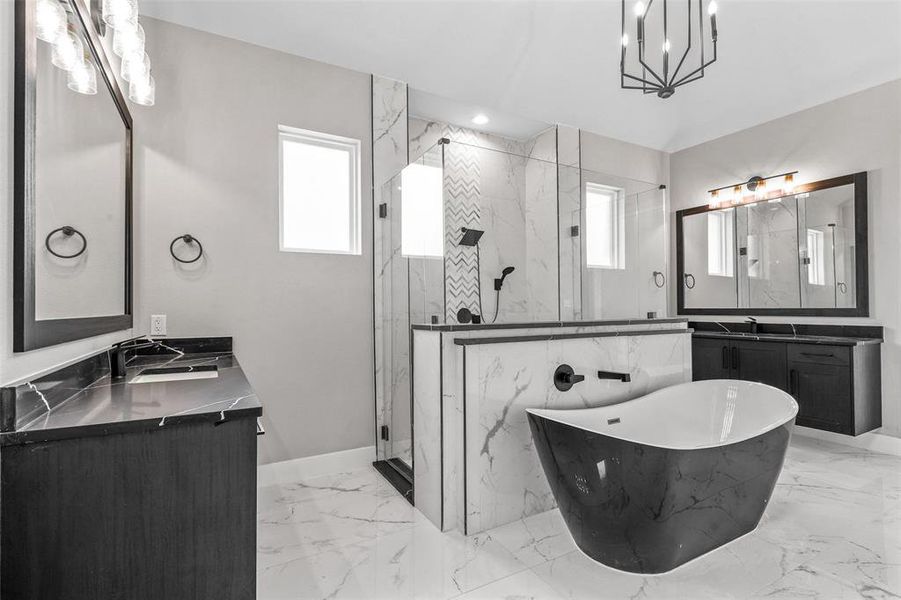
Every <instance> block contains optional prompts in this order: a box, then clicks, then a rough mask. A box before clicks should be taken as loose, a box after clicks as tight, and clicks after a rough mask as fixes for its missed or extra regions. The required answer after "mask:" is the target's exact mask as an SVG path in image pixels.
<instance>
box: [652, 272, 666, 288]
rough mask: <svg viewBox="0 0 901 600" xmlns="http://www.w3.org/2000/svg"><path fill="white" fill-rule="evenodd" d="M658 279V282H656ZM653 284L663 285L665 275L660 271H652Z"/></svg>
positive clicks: (660, 286)
mask: <svg viewBox="0 0 901 600" xmlns="http://www.w3.org/2000/svg"><path fill="white" fill-rule="evenodd" d="M658 277H659V279H658ZM658 281H659V282H660V283H657V282H658ZM654 285H656V286H657V287H659V288H662V287H663V286H665V285H666V275H664V274H663V273H661V272H660V271H654Z"/></svg>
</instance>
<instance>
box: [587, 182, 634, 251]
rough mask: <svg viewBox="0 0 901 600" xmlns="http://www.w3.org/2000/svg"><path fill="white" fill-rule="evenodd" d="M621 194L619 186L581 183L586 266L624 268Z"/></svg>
mask: <svg viewBox="0 0 901 600" xmlns="http://www.w3.org/2000/svg"><path fill="white" fill-rule="evenodd" d="M624 195H625V193H624V192H623V190H621V189H619V188H613V187H609V186H606V185H600V184H597V183H587V184H585V254H586V258H587V260H586V263H587V264H588V267H589V268H595V269H625V268H626V260H625V254H626V252H625V246H626V235H625V233H626V232H625V230H626V215H625V208H624Z"/></svg>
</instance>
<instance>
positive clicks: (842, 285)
mask: <svg viewBox="0 0 901 600" xmlns="http://www.w3.org/2000/svg"><path fill="white" fill-rule="evenodd" d="M838 291H840V292H841V293H843V294H844V293H846V292H847V291H848V286H847V285H846V284H845V282H844V281H839V282H838Z"/></svg>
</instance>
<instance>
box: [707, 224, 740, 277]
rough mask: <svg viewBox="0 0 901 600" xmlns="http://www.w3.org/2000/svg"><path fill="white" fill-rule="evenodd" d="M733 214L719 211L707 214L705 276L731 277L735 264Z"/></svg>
mask: <svg viewBox="0 0 901 600" xmlns="http://www.w3.org/2000/svg"><path fill="white" fill-rule="evenodd" d="M733 213H734V211H733V210H732V209H731V208H730V209H728V210H720V211H716V212H711V213H708V214H707V274H708V275H717V276H720V277H732V274H733V272H734V271H733V269H734V263H735V250H734V248H735V244H734V238H735V233H734V232H735V229H734V225H733V220H732V217H733Z"/></svg>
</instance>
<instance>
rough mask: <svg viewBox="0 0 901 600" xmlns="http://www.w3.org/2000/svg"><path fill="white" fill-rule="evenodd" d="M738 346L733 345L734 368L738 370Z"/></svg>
mask: <svg viewBox="0 0 901 600" xmlns="http://www.w3.org/2000/svg"><path fill="white" fill-rule="evenodd" d="M738 364H739V361H738V348H737V347H736V346H732V370H733V371H737V370H738Z"/></svg>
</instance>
